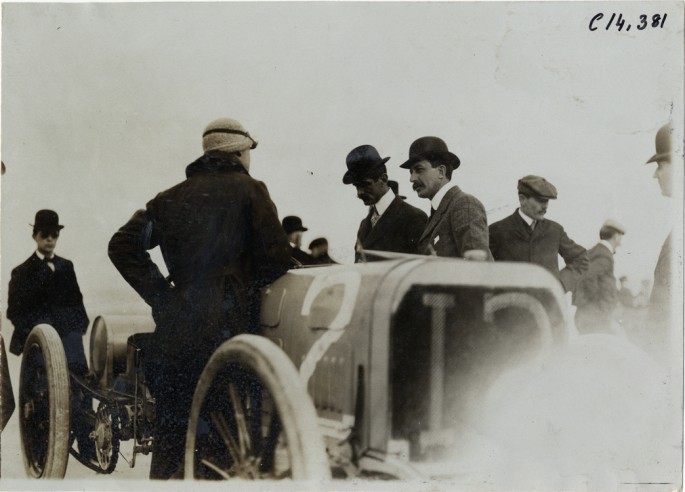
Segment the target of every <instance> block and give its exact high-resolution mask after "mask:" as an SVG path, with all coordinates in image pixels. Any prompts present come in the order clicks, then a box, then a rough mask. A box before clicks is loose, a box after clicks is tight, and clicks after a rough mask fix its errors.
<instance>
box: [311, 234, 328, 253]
mask: <svg viewBox="0 0 685 492" xmlns="http://www.w3.org/2000/svg"><path fill="white" fill-rule="evenodd" d="M317 246H328V239H326V238H325V237H317V238H316V239H314V240H313V241H312V242H311V243H309V249H310V250H312V249H314V248H316V247H317Z"/></svg>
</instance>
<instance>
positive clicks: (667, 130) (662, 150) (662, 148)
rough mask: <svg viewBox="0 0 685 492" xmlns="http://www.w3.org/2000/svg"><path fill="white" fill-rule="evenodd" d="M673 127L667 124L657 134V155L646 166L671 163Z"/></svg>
mask: <svg viewBox="0 0 685 492" xmlns="http://www.w3.org/2000/svg"><path fill="white" fill-rule="evenodd" d="M671 131H672V130H671V125H670V123H667V124H665V125H664V126H662V127H661V128H659V131H658V132H656V139H655V144H656V154H654V155H653V156H652V157H650V158H649V160H648V161H647V162H646V164H649V163H650V162H659V161H664V162H671Z"/></svg>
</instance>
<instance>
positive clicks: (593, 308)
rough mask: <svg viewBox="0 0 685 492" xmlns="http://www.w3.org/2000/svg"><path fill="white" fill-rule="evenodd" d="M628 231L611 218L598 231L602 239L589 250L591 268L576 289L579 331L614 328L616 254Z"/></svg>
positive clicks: (609, 330) (574, 294)
mask: <svg viewBox="0 0 685 492" xmlns="http://www.w3.org/2000/svg"><path fill="white" fill-rule="evenodd" d="M625 233H626V231H625V228H624V227H623V226H622V225H621V224H619V223H618V222H617V221H615V220H612V219H608V220H606V221H605V222H604V224H602V227H601V228H600V230H599V242H598V243H597V244H595V245H594V246H593V247H592V248H590V249H589V250H588V259H589V261H590V263H589V266H588V269H587V271H586V272H585V274H583V276H582V277H581V279H580V281H579V282H578V285H576V288H575V290H574V291H573V304H574V305H575V306H576V314H575V321H576V328H577V329H578V331H579V332H580V333H590V332H603V333H608V332H611V331H613V330H612V326H611V325H612V319H613V314H614V311H615V310H616V306H617V305H618V288H617V287H616V277H614V254H615V253H616V248H618V247H619V246H620V245H621V239H622V238H623V235H624V234H625Z"/></svg>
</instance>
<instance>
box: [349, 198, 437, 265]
mask: <svg viewBox="0 0 685 492" xmlns="http://www.w3.org/2000/svg"><path fill="white" fill-rule="evenodd" d="M426 219H427V216H426V214H425V213H424V212H423V211H422V210H419V209H418V208H416V207H414V206H412V205H409V204H408V203H407V202H405V201H404V200H402V199H401V198H398V197H395V198H393V200H392V202H390V205H389V206H388V208H387V209H386V210H385V212H384V213H383V215H381V216H380V218H379V219H378V222H376V225H375V226H373V227H372V226H371V218H370V217H368V216H367V217H366V218H365V219H364V220H362V221H361V223H360V224H359V230H358V232H357V241H358V243H359V244H360V245H361V246H362V247H363V248H364V249H372V250H378V251H394V252H397V253H411V254H416V253H418V250H417V245H418V240H419V237H420V236H421V232H422V231H423V228H424V227H425V225H426ZM356 258H357V261H359V259H360V258H359V254H357V257H356Z"/></svg>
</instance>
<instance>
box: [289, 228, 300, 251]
mask: <svg viewBox="0 0 685 492" xmlns="http://www.w3.org/2000/svg"><path fill="white" fill-rule="evenodd" d="M288 241H290V242H291V243H293V244H294V245H295V246H297V247H298V248H299V247H300V246H302V231H294V232H291V233H290V234H288Z"/></svg>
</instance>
